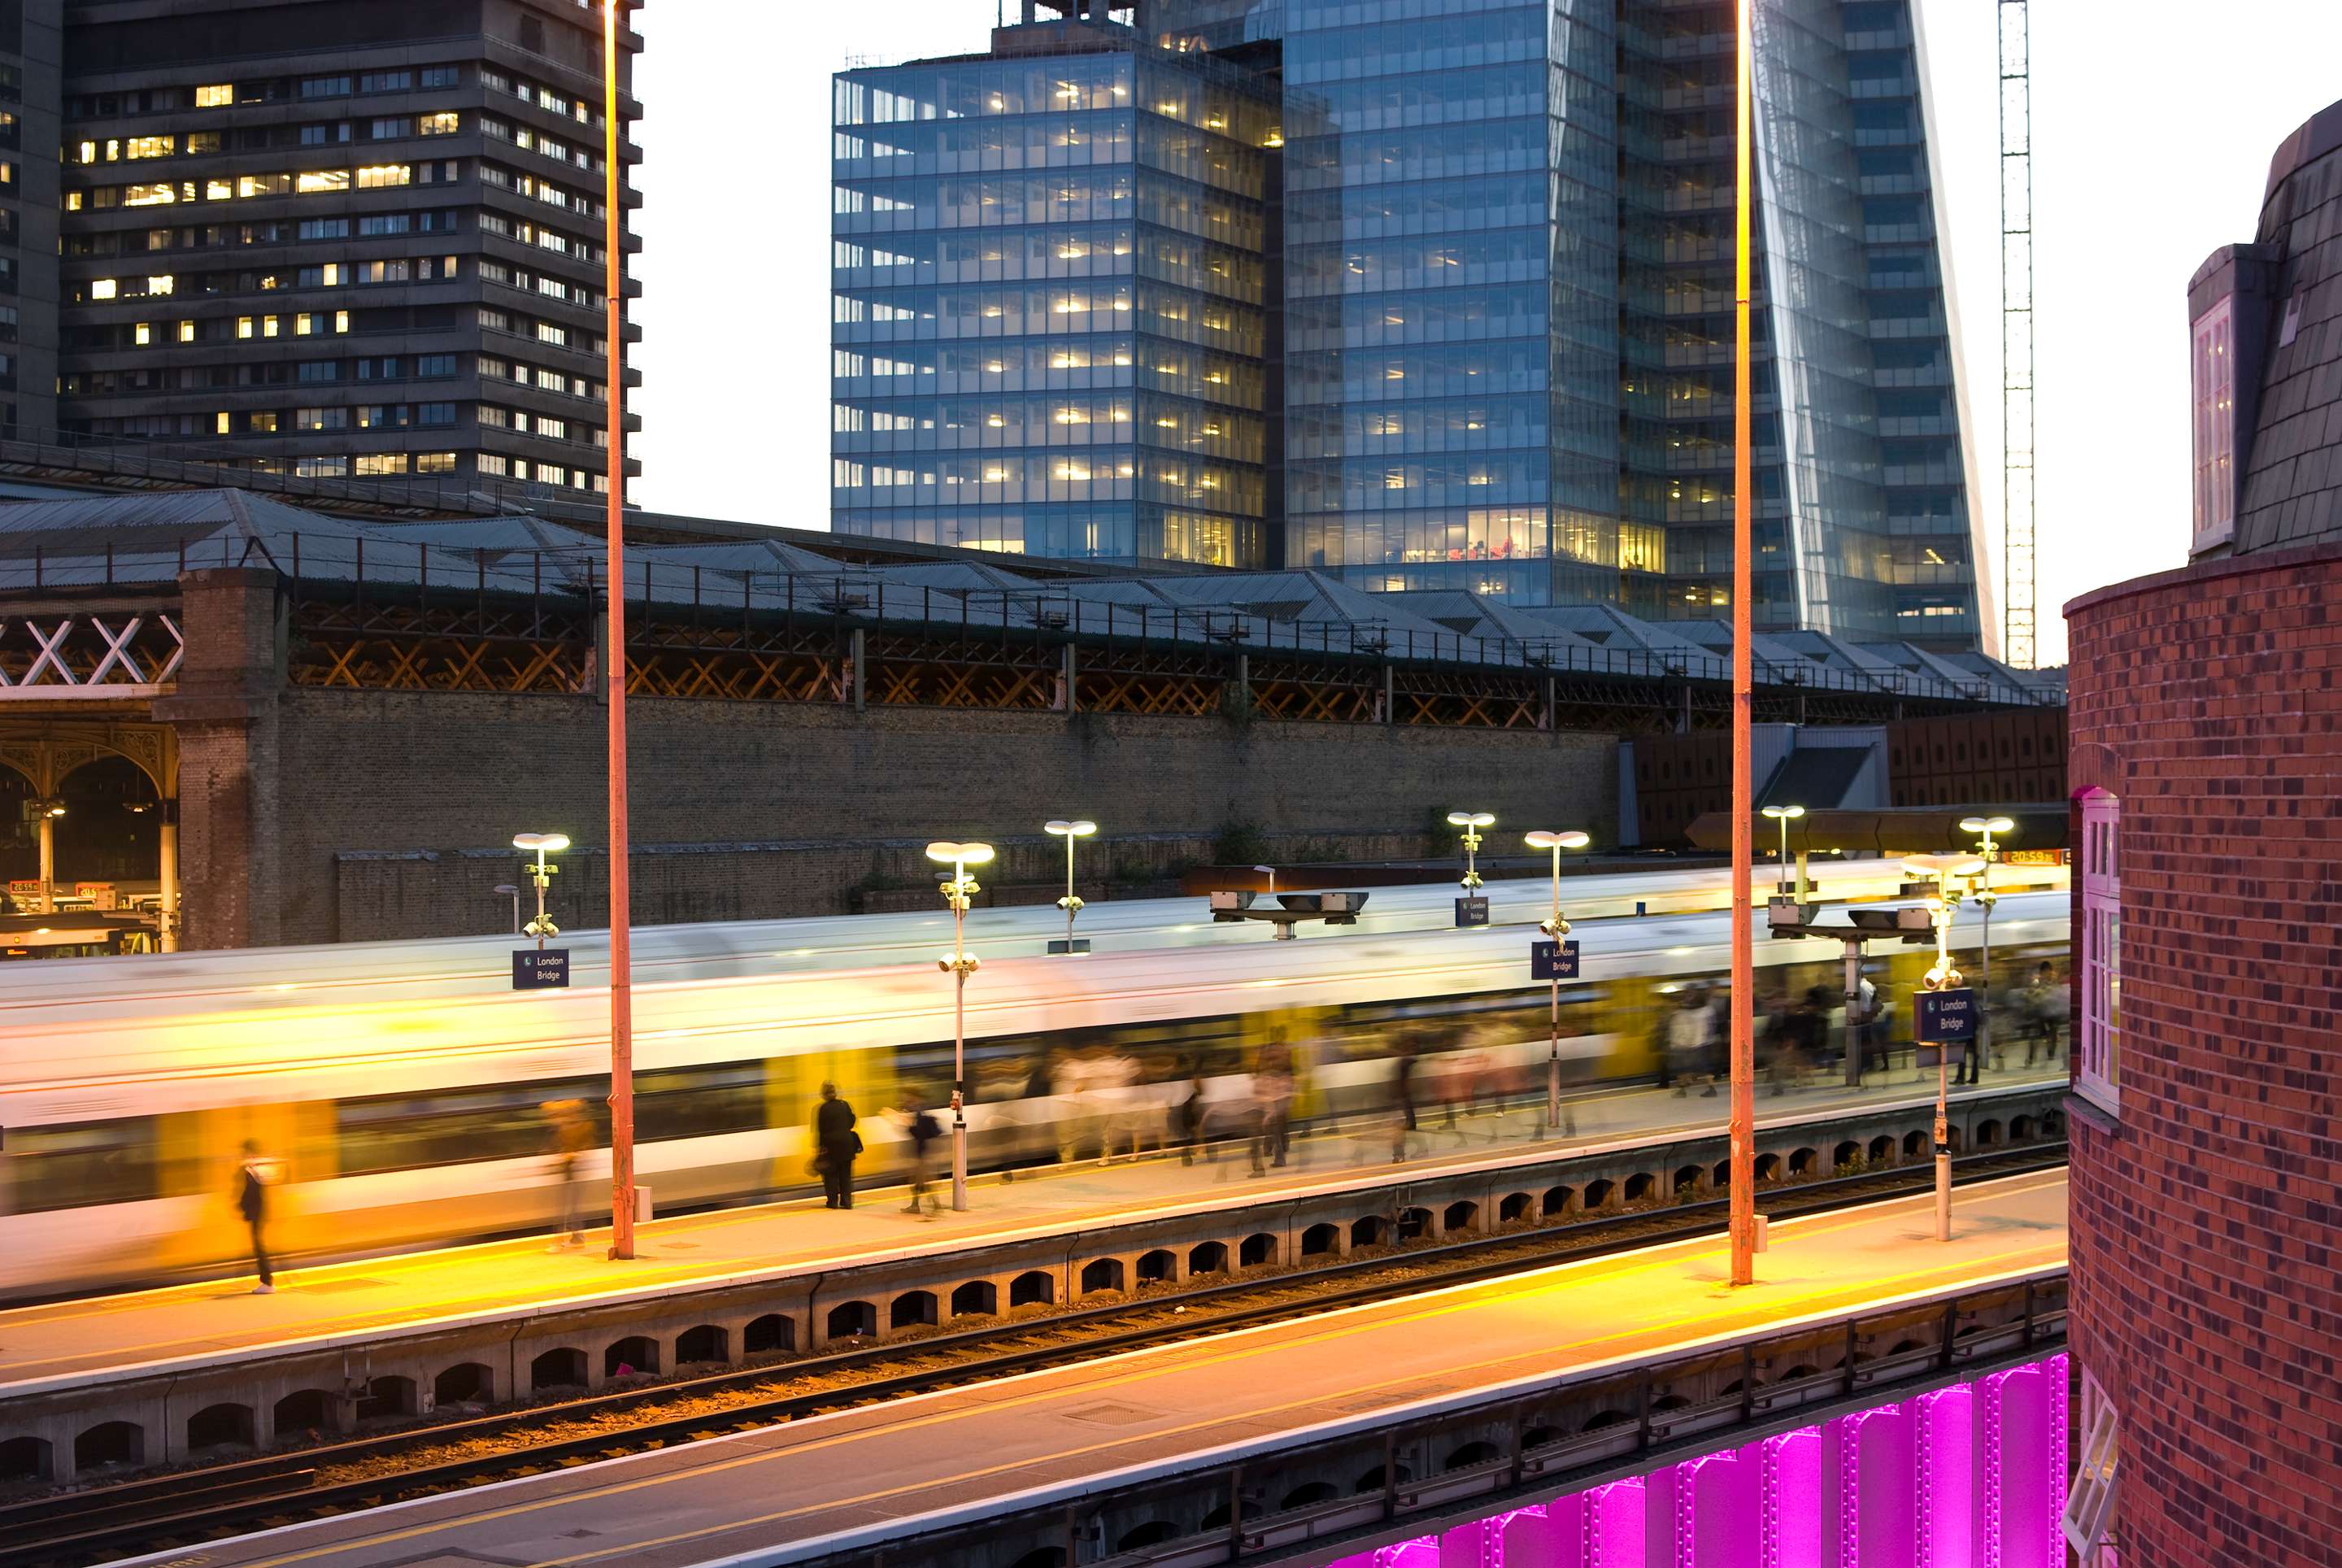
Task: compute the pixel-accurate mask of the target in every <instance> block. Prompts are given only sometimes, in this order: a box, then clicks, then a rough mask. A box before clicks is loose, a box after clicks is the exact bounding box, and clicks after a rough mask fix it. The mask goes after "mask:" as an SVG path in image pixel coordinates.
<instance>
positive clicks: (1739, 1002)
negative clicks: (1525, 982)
mask: <svg viewBox="0 0 2342 1568" xmlns="http://www.w3.org/2000/svg"><path fill="white" fill-rule="evenodd" d="M1755 3H1756V0H1733V7H1732V9H1733V31H1734V35H1735V38H1734V44H1735V46H1734V50H1733V57H1734V66H1735V69H1734V73H1733V75H1734V83H1733V179H1734V198H1733V235H1734V242H1735V243H1734V246H1733V252H1732V280H1733V307H1732V317H1733V321H1732V340H1733V356H1732V1123H1731V1130H1732V1184H1731V1191H1732V1282H1733V1283H1734V1284H1736V1285H1746V1284H1749V1283H1751V1282H1754V1280H1755V1279H1756V1277H1757V1275H1756V1251H1757V1192H1756V1186H1757V1154H1756V1136H1757V1066H1756V1014H1755V1012H1754V1011H1753V1009H1754V1008H1755V1006H1756V1003H1757V996H1756V990H1757V978H1756V967H1757V966H1756V950H1755V945H1754V944H1755V940H1756V931H1755V911H1754V910H1753V909H1752V908H1751V905H1750V900H1749V892H1748V879H1749V877H1750V875H1751V874H1752V872H1753V870H1754V864H1753V863H1754V861H1755V859H1756V848H1755V845H1754V843H1753V842H1752V839H1753V838H1754V831H1755V825H1754V824H1753V822H1752V821H1751V820H1750V819H1751V818H1752V817H1753V816H1754V815H1755V813H1756V800H1755V795H1756V789H1755V786H1754V784H1753V783H1752V781H1751V779H1750V777H1749V746H1750V734H1749V719H1750V692H1749V687H1750V678H1751V668H1750V662H1749V651H1750V650H1749V646H1748V645H1749V639H1750V638H1751V636H1752V635H1753V620H1752V617H1751V613H1750V605H1749V598H1750V596H1751V592H1752V586H1751V585H1752V583H1753V581H1754V573H1753V572H1752V570H1751V568H1750V561H1749V557H1750V555H1751V553H1752V546H1751V543H1750V537H1749V532H1750V530H1749V502H1750V500H1751V490H1752V488H1753V486H1754V478H1753V477H1752V475H1751V472H1750V468H1751V464H1750V457H1751V454H1750V450H1749V439H1750V420H1749V403H1750V400H1751V398H1752V397H1753V393H1752V390H1751V377H1750V374H1749V363H1748V354H1749V326H1748V311H1749V274H1750V266H1749V260H1750V258H1749V255H1748V250H1749V245H1750V223H1749V206H1750V200H1751V193H1750V190H1749V167H1750V166H1749V142H1750V140H1751V136H1750V126H1751V119H1752V116H1751V113H1750V104H1749V94H1750V90H1751V84H1750V79H1749V59H1748V53H1749V42H1750V36H1751V34H1750V27H1749V8H1750V7H1751V6H1752V5H1754V4H1755Z"/></svg>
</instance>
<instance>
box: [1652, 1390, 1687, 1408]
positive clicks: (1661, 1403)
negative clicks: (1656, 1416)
mask: <svg viewBox="0 0 2342 1568" xmlns="http://www.w3.org/2000/svg"><path fill="white" fill-rule="evenodd" d="M1689 1403H1691V1401H1690V1399H1689V1398H1687V1397H1686V1396H1685V1395H1683V1394H1679V1393H1663V1394H1661V1395H1659V1397H1658V1398H1656V1399H1655V1400H1653V1401H1652V1402H1651V1409H1652V1410H1654V1411H1662V1410H1681V1409H1683V1408H1684V1407H1685V1406H1686V1405H1688V1404H1689Z"/></svg>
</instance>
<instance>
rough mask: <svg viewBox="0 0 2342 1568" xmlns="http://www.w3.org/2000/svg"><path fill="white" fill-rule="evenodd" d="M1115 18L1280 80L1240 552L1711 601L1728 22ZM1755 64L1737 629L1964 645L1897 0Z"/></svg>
mask: <svg viewBox="0 0 2342 1568" xmlns="http://www.w3.org/2000/svg"><path fill="white" fill-rule="evenodd" d="M1079 3H1080V0H1066V6H1067V7H1069V8H1070V7H1072V6H1076V5H1079ZM1029 9H1030V8H1029V7H1028V11H1029ZM1100 9H1101V10H1103V7H1100ZM1124 15H1127V17H1128V20H1129V23H1130V25H1131V28H1132V31H1133V32H1134V33H1135V34H1136V35H1138V38H1139V40H1140V41H1141V42H1143V43H1151V44H1152V45H1154V46H1155V48H1156V49H1157V50H1158V51H1160V54H1159V55H1158V56H1157V57H1158V58H1163V59H1168V60H1173V61H1176V62H1180V63H1182V65H1183V67H1184V68H1194V65H1193V63H1194V62H1196V61H1197V60H1199V59H1202V60H1213V59H1217V60H1222V61H1225V62H1227V63H1229V64H1231V65H1237V66H1239V67H1240V68H1241V69H1244V70H1246V71H1248V72H1250V73H1252V74H1253V75H1255V76H1256V78H1257V79H1258V80H1260V81H1261V82H1262V83H1263V84H1264V85H1265V86H1267V87H1270V88H1272V89H1273V90H1274V92H1275V94H1276V99H1277V102H1278V105H1279V113H1278V114H1277V115H1276V117H1275V125H1276V132H1277V139H1278V142H1279V144H1280V145H1279V146H1276V147H1273V148H1268V147H1264V150H1265V151H1266V152H1268V153H1269V154H1270V155H1271V156H1273V158H1274V161H1275V162H1276V164H1277V165H1280V166H1281V168H1279V169H1278V170H1277V171H1276V173H1275V174H1274V175H1273V176H1271V177H1272V179H1273V181H1274V184H1275V185H1276V187H1277V188H1278V189H1279V190H1280V191H1281V199H1280V200H1279V202H1278V203H1277V204H1276V205H1277V206H1278V207H1279V208H1280V209H1281V210H1280V211H1279V212H1278V213H1277V214H1276V217H1277V220H1278V221H1277V222H1276V224H1275V225H1274V226H1273V228H1274V230H1276V231H1278V232H1279V233H1280V237H1281V241H1282V254H1281V256H1272V257H1270V258H1268V259H1269V261H1270V263H1271V265H1272V266H1274V265H1278V264H1281V266H1282V274H1283V290H1282V300H1281V304H1282V314H1281V317H1279V316H1277V315H1276V314H1274V313H1273V314H1272V315H1271V317H1269V326H1270V327H1271V329H1272V336H1273V337H1274V338H1275V339H1276V340H1275V341H1272V342H1271V344H1270V346H1269V352H1270V354H1271V355H1272V356H1273V357H1274V359H1275V361H1276V364H1275V366H1274V369H1275V370H1276V372H1277V373H1280V374H1281V378H1282V388H1283V396H1282V398H1281V400H1273V403H1272V406H1271V407H1269V408H1268V409H1267V410H1266V417H1267V418H1268V420H1269V421H1270V422H1271V423H1272V424H1273V423H1275V422H1276V420H1277V419H1278V418H1279V417H1281V418H1282V421H1283V425H1284V441H1283V445H1282V457H1283V473H1282V481H1283V482H1282V484H1281V485H1280V486H1276V487H1273V489H1272V494H1271V496H1270V498H1269V503H1268V505H1269V525H1270V527H1269V543H1270V548H1269V550H1268V552H1267V558H1268V559H1269V560H1270V561H1272V562H1274V563H1276V564H1281V565H1284V566H1287V567H1312V568H1322V569H1325V570H1327V571H1329V572H1334V573H1336V574H1338V575H1340V576H1342V577H1344V578H1346V579H1347V580H1350V581H1352V582H1355V583H1356V584H1358V585H1359V586H1361V587H1366V588H1394V589H1396V588H1463V589H1468V590H1471V591H1476V592H1481V593H1486V594H1491V595H1495V596H1497V597H1500V598H1507V599H1512V600H1515V601H1517V602H1525V603H1545V602H1571V601H1577V600H1593V601H1596V602H1608V603H1616V604H1620V605H1622V606H1624V607H1626V608H1629V609H1631V610H1634V611H1635V612H1636V613H1638V614H1643V615H1653V616H1664V617H1676V618H1701V617H1713V616H1715V615H1717V614H1719V613H1726V611H1727V610H1728V606H1729V596H1730V589H1731V578H1732V555H1731V538H1732V533H1731V529H1732V512H1733V497H1732V423H1733V420H1732V401H1731V389H1732V339H1733V331H1732V307H1733V299H1732V272H1733V240H1732V231H1733V183H1732V164H1733V138H1732V112H1733V105H1732V84H1733V41H1732V12H1731V7H1730V6H1729V5H1727V4H1725V3H1723V0H1717V3H1716V4H1714V5H1705V6H1702V5H1675V4H1670V5H1659V4H1656V0H1600V3H1586V4H1581V3H1577V0H1531V3H1528V4H1517V3H1514V4H1506V3H1501V0H1483V3H1477V4H1475V3H1470V0H1448V3H1446V4H1441V5H1409V6H1404V7H1399V6H1374V5H1368V6H1360V5H1355V4H1333V3H1329V0H1151V4H1149V5H1147V6H1146V7H1145V8H1144V9H1143V10H1130V9H1127V8H1121V7H1117V8H1116V17H1117V18H1119V17H1121V16H1124ZM1053 25H1057V24H1052V23H1050V22H1047V21H1046V20H1044V21H1040V22H1037V23H1036V27H1034V28H1030V29H1026V28H1017V27H1011V28H1007V29H1004V30H1003V31H1002V32H1001V33H999V34H996V50H997V49H998V48H999V47H1000V46H1002V45H1003V44H1004V43H1005V42H1006V40H1008V39H1010V38H1012V37H1014V36H1015V35H1018V34H1019V33H1030V32H1046V31H1048V30H1049V29H1050V28H1051V27H1052V26H1053ZM1092 25H1094V26H1106V25H1112V24H1110V23H1107V22H1106V21H1105V20H1104V19H1103V18H1097V17H1094V18H1093V19H1092ZM1756 45H1757V47H1756V54H1755V57H1754V65H1755V75H1756V82H1757V105H1758V114H1757V148H1756V153H1757V166H1758V176H1759V201H1758V206H1757V212H1758V223H1757V257H1756V260H1757V306H1758V313H1757V315H1758V318H1757V329H1756V339H1757V356H1756V364H1755V373H1756V384H1757V403H1756V407H1755V408H1754V409H1753V414H1754V417H1755V422H1756V429H1757V454H1756V456H1757V473H1756V484H1757V495H1756V497H1755V516H1756V529H1757V538H1756V548H1757V559H1756V562H1755V563H1754V567H1755V573H1756V588H1757V603H1756V605H1755V607H1754V609H1755V613H1756V616H1757V621H1758V624H1759V625H1760V626H1767V627H1778V628H1786V627H1807V628H1816V629H1820V630H1826V631H1830V632H1835V633H1841V634H1845V635H1848V636H1855V637H1866V638H1874V637H1892V638H1904V639H1907V640H1911V641H1915V642H1917V643H1920V644H1921V645H1923V646H1929V647H1939V648H1977V647H1981V646H1985V645H1986V644H1987V643H1988V642H1989V641H1990V639H1991V638H1992V636H1993V634H1994V631H1995V628H1994V626H1993V624H1992V616H1991V614H1990V610H1989V606H1988V604H1987V598H1988V595H1987V591H1986V588H1985V583H1986V580H1987V579H1986V576H1985V573H1984V571H1983V569H1982V567H1981V563H1982V562H1983V560H1984V552H1983V550H1982V548H1981V545H1980V533H1979V530H1978V528H1977V519H1976V518H1975V516H1974V512H1973V496H1974V485H1973V482H1972V479H1971V477H1970V475H1971V468H1972V460H1971V457H1970V454H1969V453H1968V451H1967V447H1966V444H1965V442H1964V440H1963V429H1964V420H1963V411H1962V405H1961V387H1960V376H1959V367H1958V356H1957V347H1956V345H1957V324H1956V319H1955V317H1954V315H1953V311H1952V307H1951V302H1950V301H1951V296H1950V288H1949V286H1948V282H1947V277H1946V275H1945V270H1944V266H1943V263H1942V255H1941V250H1940V247H1939V246H1938V245H1937V222H1938V217H1937V215H1938V211H1939V206H1938V203H1937V199H1936V191H1935V186H1934V182H1933V179H1932V177H1931V175H1930V171H1929V165H1928V157H1927V103H1926V99H1925V95H1924V91H1923V88H1924V67H1923V59H1922V50H1921V46H1920V40H1919V38H1918V35H1917V30H1916V23H1915V19H1914V17H1913V15H1912V11H1911V7H1910V5H1909V4H1908V0H1767V3H1766V4H1764V5H1760V6H1759V7H1758V9H1757V35H1756ZM841 80H844V78H842V79H841ZM843 183H844V182H843V181H841V186H843ZM843 292H844V288H843V287H842V288H841V293H843ZM1279 329H1281V330H1279ZM843 396H844V394H843V392H842V393H841V400H842V399H843ZM905 438H906V444H907V447H909V448H913V449H916V448H917V447H919V446H920V444H921V443H920V437H919V433H918V432H916V431H911V432H907V433H906V437H905ZM843 455H844V454H843V453H841V456H843ZM847 515H848V513H847V510H846V507H845V504H844V503H843V502H841V506H840V511H839V516H840V518H841V519H843V518H846V516H847ZM865 516H866V514H861V513H856V517H857V521H856V522H855V523H854V524H853V525H852V526H855V527H857V528H859V527H866V526H869V527H874V528H876V529H878V530H879V531H884V529H885V528H886V526H887V525H886V524H885V523H884V522H883V520H881V521H864V520H860V519H861V518H864V517H865ZM841 526H847V525H846V524H845V523H844V522H843V521H841ZM1028 548H1040V547H1038V546H1030V547H1028ZM1100 553H1111V552H1100Z"/></svg>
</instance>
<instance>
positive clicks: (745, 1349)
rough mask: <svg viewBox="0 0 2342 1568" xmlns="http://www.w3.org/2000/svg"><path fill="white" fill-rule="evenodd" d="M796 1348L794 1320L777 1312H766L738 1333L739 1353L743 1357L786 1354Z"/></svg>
mask: <svg viewBox="0 0 2342 1568" xmlns="http://www.w3.org/2000/svg"><path fill="white" fill-rule="evenodd" d="M796 1348H797V1325H796V1319H795V1318H790V1317H785V1316H783V1315H782V1314H781V1313H779V1312H766V1314H765V1315H764V1316H763V1317H761V1318H756V1319H755V1320H753V1321H751V1322H750V1323H749V1324H748V1326H747V1327H746V1328H745V1329H743V1330H741V1331H740V1351H741V1353H742V1354H744V1355H752V1356H761V1355H770V1354H772V1353H773V1352H776V1351H779V1352H788V1351H793V1350H795V1349H796Z"/></svg>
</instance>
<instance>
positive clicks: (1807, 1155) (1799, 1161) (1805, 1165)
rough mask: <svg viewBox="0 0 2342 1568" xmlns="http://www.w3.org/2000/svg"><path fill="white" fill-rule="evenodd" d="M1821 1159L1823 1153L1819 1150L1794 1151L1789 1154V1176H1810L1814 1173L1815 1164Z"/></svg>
mask: <svg viewBox="0 0 2342 1568" xmlns="http://www.w3.org/2000/svg"><path fill="white" fill-rule="evenodd" d="M1820 1159H1821V1151H1819V1150H1817V1149H1797V1150H1793V1151H1791V1152H1790V1154H1789V1174H1790V1175H1792V1176H1810V1175H1812V1174H1813V1173H1814V1164H1815V1162H1816V1161H1818V1160H1820Z"/></svg>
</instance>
